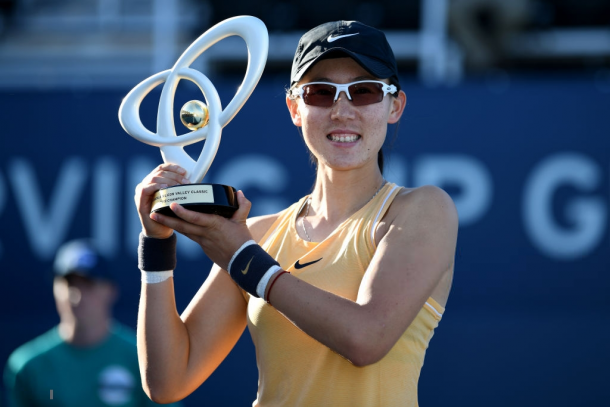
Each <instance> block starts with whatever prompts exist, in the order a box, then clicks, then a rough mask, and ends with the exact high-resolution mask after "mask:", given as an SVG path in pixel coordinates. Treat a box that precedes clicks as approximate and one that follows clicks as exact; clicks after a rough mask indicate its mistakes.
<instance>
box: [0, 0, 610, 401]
mask: <svg viewBox="0 0 610 407" xmlns="http://www.w3.org/2000/svg"><path fill="white" fill-rule="evenodd" d="M236 15H253V16H256V17H259V18H260V19H261V20H262V21H263V22H264V23H265V24H266V25H267V28H268V30H269V36H270V47H269V55H268V61H267V66H266V69H265V73H264V75H263V78H262V79H261V82H260V83H259V85H258V87H257V88H256V90H255V91H254V93H253V95H252V96H251V98H250V100H249V101H248V102H247V103H246V105H245V106H244V108H243V109H242V111H241V112H240V113H238V115H237V116H236V118H235V119H234V120H233V121H232V122H231V123H230V124H229V125H228V126H227V127H226V128H225V129H224V131H223V140H222V142H221V145H220V149H219V151H218V155H217V158H216V160H215V161H214V163H213V164H212V167H211V169H210V172H209V174H208V176H206V179H205V180H204V181H206V182H217V183H226V184H229V185H233V186H235V187H236V188H238V189H243V190H244V191H245V193H246V196H248V197H249V198H250V199H251V200H252V202H253V209H252V214H254V215H259V214H264V213H271V212H273V211H277V210H279V209H281V208H284V207H286V206H287V205H288V204H290V203H292V202H294V201H296V200H297V199H298V198H299V197H301V196H303V195H305V194H307V193H308V192H309V190H310V187H311V185H312V183H313V180H314V177H313V174H314V168H311V167H308V165H307V161H308V156H307V153H306V151H305V147H304V144H303V142H302V141H301V140H300V138H299V134H298V133H297V131H296V130H295V129H294V127H293V126H292V124H291V122H290V119H289V117H288V114H287V112H286V110H285V109H286V108H285V102H284V89H285V87H286V86H287V85H288V82H289V74H290V66H291V63H292V58H293V55H294V52H295V49H296V46H297V42H298V39H299V38H300V36H301V35H302V34H303V33H304V32H305V31H307V30H309V29H310V28H312V27H314V26H316V25H319V24H321V23H324V22H327V21H332V20H339V19H343V20H352V19H354V20H359V21H361V22H363V23H366V24H369V25H372V26H375V27H377V28H379V29H382V30H383V31H384V32H385V33H386V35H387V38H388V40H389V42H390V44H391V46H392V48H393V50H394V53H395V55H396V58H397V61H398V64H399V69H400V72H401V84H402V87H403V89H404V90H405V92H406V94H407V98H408V105H407V109H406V112H405V116H404V117H403V119H402V121H401V124H400V126H399V127H394V126H393V127H392V128H391V129H390V131H389V132H388V140H387V143H386V144H387V146H386V147H385V148H387V150H386V154H387V156H388V160H387V166H386V169H385V173H384V174H385V176H386V177H387V179H388V180H390V181H393V182H396V183H398V184H401V185H406V186H418V185H423V184H436V185H439V186H441V187H442V188H444V189H445V190H447V191H448V192H449V193H450V194H451V196H452V198H453V199H454V201H455V203H456V206H457V208H458V212H459V215H460V232H459V233H460V235H459V239H458V253H457V257H456V272H455V282H454V289H453V293H452V296H451V297H450V299H449V303H448V306H447V311H446V313H445V315H444V317H443V320H442V321H441V323H440V326H439V328H438V330H437V331H436V334H435V337H434V339H433V340H432V342H431V345H430V349H429V351H428V355H427V357H426V363H425V366H424V367H423V370H422V377H421V379H420V404H421V405H423V406H431V407H432V406H446V405H454V406H462V405H467V406H496V407H504V406H514V405H520V406H547V405H549V406H551V405H552V406H554V407H558V406H566V407H567V406H603V405H607V403H608V395H607V391H606V390H605V389H606V385H607V383H606V382H607V378H608V377H610V369H609V368H608V366H610V351H609V350H608V349H609V348H608V343H610V317H609V315H610V313H609V311H610V296H608V290H609V289H610V254H609V248H610V238H609V233H608V232H609V229H610V227H609V226H610V223H609V222H610V220H609V217H608V212H609V210H610V114H609V113H610V2H609V1H607V0H401V1H390V0H375V1H373V0H352V1H348V0H334V1H323V0H299V1H292V0H285V1H279V0H260V1H251V0H230V1H222V0H207V1H203V0H122V1H121V0H0V222H1V223H0V224H1V225H2V227H0V265H1V268H0V272H1V273H2V274H1V278H2V283H1V284H0V331H1V332H2V335H0V364H1V365H2V366H4V365H5V363H6V361H7V359H8V357H9V355H10V354H11V352H13V351H14V350H15V349H16V348H17V347H18V346H20V345H21V344H23V343H24V342H26V341H28V340H30V339H32V338H34V337H36V336H38V335H40V334H42V333H43V332H45V331H47V330H49V329H51V328H52V327H53V326H54V325H56V324H57V323H58V316H57V312H56V310H55V303H54V298H53V273H52V262H53V259H54V256H55V254H56V252H57V249H58V248H59V247H60V246H61V245H62V244H63V243H64V242H66V241H68V240H71V239H76V238H89V239H92V240H93V241H95V242H96V244H97V249H98V250H99V252H100V255H101V256H102V257H103V258H104V259H105V261H106V262H108V264H109V267H110V268H111V269H112V270H113V272H114V273H115V274H114V276H113V281H115V282H116V286H117V288H118V291H119V292H120V296H117V299H116V301H115V302H114V318H115V319H116V320H117V321H119V322H121V323H122V324H123V325H125V326H127V327H130V328H132V329H133V328H134V327H135V321H136V313H137V302H138V295H139V271H138V270H137V266H136V265H137V263H136V258H135V248H136V245H137V235H138V232H139V230H138V228H139V223H138V220H137V215H136V213H135V209H134V207H133V200H132V197H133V188H134V186H135V185H136V184H137V183H138V182H139V180H140V179H141V178H142V177H143V175H144V174H146V173H148V171H150V170H151V169H152V168H153V167H154V166H155V165H157V164H159V163H160V162H161V157H160V155H159V152H158V150H157V149H156V148H153V147H150V146H145V145H143V144H141V143H139V142H137V141H135V140H133V139H131V138H130V137H129V136H128V135H127V134H126V133H125V132H124V131H123V129H122V128H121V126H120V124H119V123H118V118H117V113H118V107H119V105H120V103H121V100H122V98H123V97H124V96H125V95H126V94H127V93H128V92H129V91H130V90H131V89H132V88H133V87H134V86H135V85H136V84H137V83H139V82H140V81H142V80H143V79H145V78H147V77H148V76H150V75H152V74H155V73H157V72H160V71H163V70H166V69H169V68H171V67H172V65H173V64H174V62H175V61H176V60H177V58H178V57H179V56H180V54H181V53H182V52H183V50H184V49H186V48H187V47H188V45H189V44H190V43H191V42H192V41H193V40H195V39H196V38H197V37H198V36H199V35H201V34H202V33H203V32H204V31H206V30H207V29H208V28H210V27H211V26H213V25H214V24H216V23H219V22H220V21H222V20H224V19H227V18H230V17H233V16H236ZM247 59H248V58H247V51H246V47H245V45H244V42H243V41H242V40H241V39H239V38H237V37H231V38H227V39H225V40H223V41H221V42H220V43H218V44H216V45H214V46H213V47H211V48H210V49H209V50H208V51H206V52H205V53H204V54H203V55H202V56H201V57H199V58H198V59H197V61H195V63H194V64H193V67H194V68H196V69H199V70H200V71H202V72H203V73H204V74H205V75H206V76H208V77H209V78H210V79H211V80H212V82H213V83H214V85H215V86H216V88H217V89H218V91H219V94H220V96H221V99H222V103H223V106H226V105H227V104H228V102H229V101H230V100H231V98H232V97H233V95H234V93H235V89H236V88H237V86H239V84H240V81H241V78H242V76H243V73H244V71H245V69H246V66H247ZM160 89H161V86H160V87H159V89H158V90H157V91H156V92H154V93H153V94H151V95H150V96H148V97H147V98H146V99H145V100H144V102H143V104H142V110H141V115H142V121H143V123H144V124H145V125H146V126H148V128H149V129H152V131H154V128H155V121H156V115H157V99H158V95H159V93H160V92H159V90H160ZM202 98H203V97H202V96H201V93H200V91H199V89H197V87H196V86H194V85H193V84H191V83H184V84H182V83H181V85H180V87H179V88H178V92H177V94H176V102H175V107H174V109H175V112H174V114H175V116H176V117H175V119H176V128H177V129H179V128H182V127H181V124H180V122H179V119H178V117H177V112H178V111H179V109H180V107H181V106H182V104H183V103H184V102H186V101H187V100H190V99H202ZM184 132H186V129H182V130H178V133H179V134H181V133H184ZM199 148H200V147H196V146H191V147H189V149H187V151H189V152H191V153H192V154H198V151H199V150H198V149H199ZM307 168H309V170H304V169H307ZM179 250H180V251H179V266H178V270H177V271H176V278H175V280H176V292H177V304H178V310H179V311H182V310H183V309H184V308H185V306H186V305H187V303H188V301H189V299H190V298H191V297H192V295H193V294H194V293H195V291H196V290H197V288H198V287H199V285H200V284H201V283H202V282H203V280H204V279H205V277H206V275H207V271H208V270H209V268H210V262H209V260H207V259H206V258H205V257H204V255H203V254H202V253H201V251H200V250H199V249H198V248H197V247H194V246H193V244H189V242H188V241H187V240H186V239H181V240H180V241H179ZM237 374H239V376H238V377H239V380H237V379H236V377H237V376H236V375H237ZM256 383H257V369H256V360H255V357H254V352H253V349H252V343H251V340H250V338H249V335H248V333H247V332H246V333H245V334H244V337H243V338H242V339H241V340H240V342H239V343H238V345H237V347H236V348H235V350H234V352H233V353H232V354H231V355H230V356H229V358H228V359H227V360H226V362H225V363H224V364H223V365H222V366H221V367H220V368H219V369H218V371H217V372H216V373H214V375H212V377H211V378H210V379H209V380H208V381H207V382H206V383H204V384H203V385H202V386H201V388H200V389H199V390H197V391H196V392H195V393H193V395H191V396H189V397H188V398H187V399H185V400H184V405H185V406H187V407H188V406H194V405H214V406H236V405H249V404H250V403H251V402H252V401H253V400H254V399H255V394H256ZM236 386H237V388H236ZM4 395H5V391H4V390H3V391H0V405H1V403H2V400H3V399H4ZM114 405H123V404H120V403H119V402H118V401H117V402H116V404H114Z"/></svg>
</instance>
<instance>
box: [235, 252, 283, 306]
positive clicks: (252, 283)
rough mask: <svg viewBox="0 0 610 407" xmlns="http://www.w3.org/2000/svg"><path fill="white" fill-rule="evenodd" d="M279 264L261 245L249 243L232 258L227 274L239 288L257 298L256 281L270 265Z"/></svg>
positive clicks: (258, 280)
mask: <svg viewBox="0 0 610 407" xmlns="http://www.w3.org/2000/svg"><path fill="white" fill-rule="evenodd" d="M279 265H280V263H278V262H277V261H275V259H274V258H273V257H271V256H270V255H269V254H268V253H267V252H266V251H265V250H263V248H262V247H260V246H259V245H257V244H251V245H249V246H247V247H245V248H244V249H242V251H241V252H240V253H239V254H238V255H237V256H236V257H235V259H233V263H231V267H230V268H229V274H230V275H231V278H232V279H233V280H234V281H235V282H236V283H237V284H238V285H239V286H240V287H241V288H243V289H244V290H246V291H247V292H249V293H250V294H252V295H253V296H255V297H257V298H259V295H258V294H257V293H256V287H257V286H258V283H259V282H260V281H261V279H262V278H263V276H264V275H265V273H266V272H267V271H268V270H269V269H270V268H271V267H273V266H279Z"/></svg>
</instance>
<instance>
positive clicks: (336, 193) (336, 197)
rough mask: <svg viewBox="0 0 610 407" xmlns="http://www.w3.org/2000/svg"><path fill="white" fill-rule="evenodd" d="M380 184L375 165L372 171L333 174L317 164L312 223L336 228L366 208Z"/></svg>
mask: <svg viewBox="0 0 610 407" xmlns="http://www.w3.org/2000/svg"><path fill="white" fill-rule="evenodd" d="M369 167H370V166H369ZM383 183H384V179H383V176H382V175H381V171H380V170H379V167H378V166H377V163H376V162H375V163H374V168H368V167H364V168H359V169H354V170H350V171H336V170H332V169H331V168H328V167H325V166H322V165H320V166H319V167H318V172H317V177H316V185H315V187H314V190H313V192H312V194H311V202H310V205H311V207H310V212H309V216H311V217H312V218H315V219H317V222H315V221H313V220H312V223H318V224H320V223H325V224H328V226H337V225H338V224H340V223H341V222H343V221H344V220H345V219H347V218H348V217H349V216H351V215H352V214H354V213H355V212H356V211H358V210H359V209H360V208H362V207H363V206H364V205H366V204H367V203H368V202H369V201H370V199H371V197H373V196H374V195H375V193H376V192H378V191H379V189H380V187H381V186H382V185H383ZM314 226H315V224H314Z"/></svg>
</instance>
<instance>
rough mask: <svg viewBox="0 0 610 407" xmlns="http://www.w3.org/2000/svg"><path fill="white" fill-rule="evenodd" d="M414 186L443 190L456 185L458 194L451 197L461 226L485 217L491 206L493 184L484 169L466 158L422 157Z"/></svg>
mask: <svg viewBox="0 0 610 407" xmlns="http://www.w3.org/2000/svg"><path fill="white" fill-rule="evenodd" d="M413 173H414V178H415V179H414V185H415V186H422V185H427V184H432V185H436V186H438V187H440V188H443V187H444V186H446V185H456V186H458V187H459V188H460V193H459V194H458V195H456V196H453V197H452V198H453V201H454V202H455V206H456V208H457V211H458V215H459V219H460V226H466V225H471V224H473V223H476V222H478V221H479V220H481V218H483V216H485V214H486V213H487V211H488V210H489V208H490V206H491V201H492V196H493V182H492V178H491V174H490V172H489V170H488V169H487V167H485V165H484V164H483V163H482V162H481V161H479V160H477V159H476V158H474V157H472V156H468V155H459V154H443V155H440V154H439V155H424V156H422V157H421V158H419V159H418V160H417V161H416V164H415V169H414V171H413Z"/></svg>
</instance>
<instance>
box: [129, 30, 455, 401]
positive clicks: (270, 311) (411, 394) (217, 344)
mask: <svg viewBox="0 0 610 407" xmlns="http://www.w3.org/2000/svg"><path fill="white" fill-rule="evenodd" d="M291 76H292V77H291V80H292V83H291V88H290V90H289V92H288V96H287V98H286V103H287V105H288V110H289V112H290V115H291V117H292V121H293V123H294V124H295V126H297V127H300V128H301V129H302V134H303V137H304V140H305V143H306V144H307V146H308V148H309V150H310V152H311V154H312V155H313V157H314V158H315V160H316V161H317V178H316V183H315V187H314V190H313V192H312V193H311V195H310V196H307V197H304V198H302V199H301V200H300V201H299V202H297V203H295V204H294V205H292V206H291V207H289V208H287V209H286V210H284V211H282V212H280V213H278V214H275V215H269V216H262V217H257V218H252V219H246V218H247V215H248V212H249V209H250V202H249V201H248V200H246V198H245V197H244V195H243V193H242V192H241V191H240V192H238V203H239V210H238V211H237V212H236V213H235V215H234V216H233V217H232V218H231V219H224V218H221V217H219V216H215V215H205V214H199V213H195V212H191V211H188V210H186V209H184V208H182V207H180V206H179V205H176V204H172V209H173V210H174V211H175V213H176V214H177V215H178V216H179V218H178V219H175V218H169V217H165V216H162V215H158V214H152V215H149V213H150V208H151V199H152V195H153V194H154V192H155V191H157V190H158V189H160V188H164V187H166V186H171V185H176V184H179V183H183V182H188V181H186V180H184V179H183V175H184V170H183V169H181V168H179V167H178V166H175V165H168V164H163V165H161V166H159V167H158V168H157V169H156V170H154V171H153V172H152V173H151V174H150V175H149V176H148V177H147V178H146V179H145V180H144V181H143V182H142V184H140V185H139V186H138V188H137V190H136V204H137V206H138V210H139V213H140V218H141V221H142V225H143V232H142V235H141V240H140V248H139V251H140V268H141V269H142V270H143V280H144V281H145V282H146V283H145V284H143V285H142V296H141V302H140V313H139V317H138V351H139V356H140V366H141V370H142V372H143V377H144V388H145V390H146V391H147V393H148V394H149V395H150V396H151V398H152V399H153V400H155V401H158V402H171V401H175V400H179V399H182V398H184V397H186V396H187V395H188V394H190V393H191V392H192V391H194V390H195V389H196V388H197V387H198V386H199V385H200V384H201V383H202V382H203V381H204V380H205V379H206V378H207V377H208V376H209V375H210V374H211V373H212V372H213V371H214V369H216V367H217V366H218V365H219V364H220V363H221V362H222V360H223V359H224V358H225V357H226V355H227V354H228V353H229V352H230V350H231V349H232V348H233V346H234V345H235V343H236V342H237V340H238V338H239V337H240V335H241V334H242V332H243V330H244V329H245V327H246V325H248V327H249V329H250V332H251V334H252V338H253V340H254V344H255V346H256V352H257V363H258V367H259V375H260V376H259V391H258V397H257V400H256V401H255V402H254V405H259V406H271V405H273V406H313V405H316V406H317V405H328V406H342V405H350V406H352V405H366V406H369V405H379V406H415V405H417V380H418V378H419V372H420V369H421V366H422V364H423V358H424V353H425V349H426V347H427V345H428V342H429V340H430V338H431V336H432V333H433V331H434V328H435V327H436V326H437V324H438V321H439V320H440V317H441V315H442V312H443V310H444V306H445V304H446V301H447V297H448V295H449V290H450V286H451V280H452V275H453V261H454V254H455V246H456V239H457V228H458V220H457V215H456V211H455V207H454V205H453V202H452V201H451V199H450V197H449V196H448V195H447V194H446V193H445V192H443V191H442V190H440V189H438V188H436V187H431V186H425V187H420V188H416V189H408V188H401V187H397V186H396V185H393V184H390V183H387V182H386V181H385V180H384V179H383V176H382V171H381V168H380V167H381V165H380V162H381V161H382V159H380V156H379V155H380V150H381V146H382V144H383V142H384V140H385V137H386V132H387V125H388V123H396V122H397V121H398V120H399V119H400V117H401V115H402V113H403V110H404V107H405V104H406V96H405V93H404V92H403V91H402V90H400V84H399V82H398V75H397V69H396V62H395V60H394V55H393V53H392V51H391V49H390V47H389V45H388V43H387V41H386V39H385V36H384V35H383V33H381V32H380V31H378V30H376V29H373V28H371V27H368V26H365V25H363V24H360V23H358V22H344V21H339V22H333V23H327V24H323V25H321V26H319V27H316V28H314V29H313V30H311V31H309V32H308V33H306V34H305V35H304V36H303V37H302V38H301V41H300V43H299V47H298V48H297V53H296V55H295V59H294V62H293V68H292V75H291ZM174 230H176V231H178V232H180V233H183V234H185V235H186V236H188V237H189V238H191V239H193V240H194V241H196V242H198V243H199V244H200V245H201V247H202V249H203V250H204V251H205V253H206V254H207V255H208V256H209V257H210V258H211V259H212V260H213V261H214V262H215V266H214V267H213V269H212V271H211V272H210V275H209V277H208V278H207V280H206V281H205V283H204V284H203V286H202V287H201V289H200V290H199V292H198V293H197V294H196V295H195V297H194V298H193V300H192V301H191V303H190V305H189V306H188V307H187V309H186V310H185V311H184V313H183V315H182V316H179V315H178V314H177V312H176V306H175V301H174V291H173V284H172V279H171V278H168V277H169V276H171V275H172V270H173V268H174V267H175V260H174V259H175V237H174V235H173V231H174ZM255 242H258V243H259V244H260V245H259V244H256V243H255ZM159 270H161V272H159ZM163 270H164V271H163ZM225 270H227V271H228V272H227V271H225ZM286 271H288V272H289V273H287V272H286ZM159 281H160V282H159Z"/></svg>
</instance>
